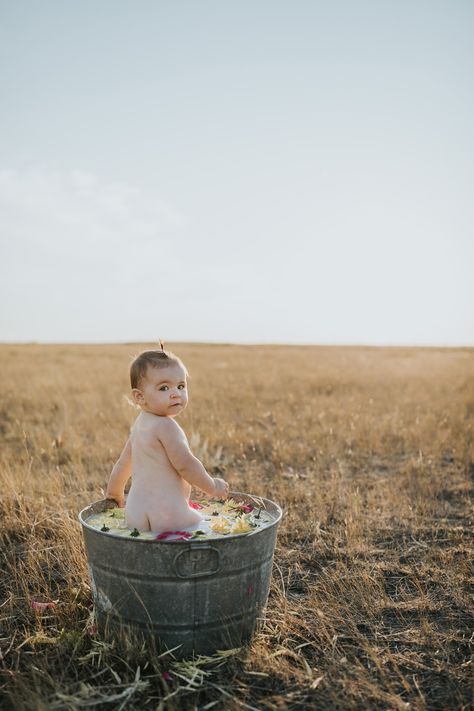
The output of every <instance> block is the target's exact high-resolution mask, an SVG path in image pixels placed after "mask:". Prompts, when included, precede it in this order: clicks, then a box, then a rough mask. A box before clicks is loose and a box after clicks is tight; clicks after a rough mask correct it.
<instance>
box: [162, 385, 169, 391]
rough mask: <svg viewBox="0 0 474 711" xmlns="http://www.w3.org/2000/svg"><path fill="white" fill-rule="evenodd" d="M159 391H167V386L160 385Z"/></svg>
mask: <svg viewBox="0 0 474 711" xmlns="http://www.w3.org/2000/svg"><path fill="white" fill-rule="evenodd" d="M160 390H168V386H167V385H162V386H161V388H160Z"/></svg>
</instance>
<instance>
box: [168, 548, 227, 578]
mask: <svg viewBox="0 0 474 711" xmlns="http://www.w3.org/2000/svg"><path fill="white" fill-rule="evenodd" d="M202 565H206V566H207V567H206V568H204V569H202V568H201V567H200V566H202ZM220 567H221V566H220V560H219V551H218V549H217V548H216V547H215V546H211V545H209V544H207V543H203V544H199V548H198V547H196V548H194V547H193V548H186V549H185V550H183V551H180V552H179V553H177V554H176V555H175V557H174V560H173V568H174V572H175V573H176V575H177V576H178V578H203V577H204V576H206V575H215V574H216V573H218V572H219V570H220Z"/></svg>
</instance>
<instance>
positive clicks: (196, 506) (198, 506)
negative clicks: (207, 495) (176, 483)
mask: <svg viewBox="0 0 474 711" xmlns="http://www.w3.org/2000/svg"><path fill="white" fill-rule="evenodd" d="M189 506H190V507H191V508H192V509H202V508H204V506H201V504H198V502H197V501H190V502H189Z"/></svg>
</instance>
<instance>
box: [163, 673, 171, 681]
mask: <svg viewBox="0 0 474 711" xmlns="http://www.w3.org/2000/svg"><path fill="white" fill-rule="evenodd" d="M161 676H162V677H163V679H164V680H165V681H173V677H172V676H171V674H170V673H169V672H167V671H164V672H163V674H162V675H161Z"/></svg>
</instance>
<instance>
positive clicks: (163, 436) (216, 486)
mask: <svg viewBox="0 0 474 711" xmlns="http://www.w3.org/2000/svg"><path fill="white" fill-rule="evenodd" d="M157 434H158V438H159V440H160V442H161V444H162V445H163V447H164V448H165V451H166V454H167V455H168V459H169V460H170V462H171V464H172V465H173V467H174V468H175V469H176V471H177V472H178V473H179V474H180V475H181V476H182V477H183V479H185V480H186V481H187V482H188V483H189V484H191V485H192V486H195V487H197V488H198V489H201V490H202V491H205V492H206V494H209V495H210V496H217V497H219V498H222V499H225V498H226V497H227V495H228V493H229V485H228V484H227V482H225V481H224V480H223V479H219V478H213V477H212V476H209V474H208V473H207V471H206V470H205V468H204V467H203V465H202V464H201V462H200V461H199V459H198V458H197V457H195V456H194V454H193V453H192V452H191V450H190V449H189V444H188V441H187V439H186V436H185V434H184V432H183V431H182V429H181V428H180V427H179V426H178V425H177V424H176V422H174V420H172V419H168V418H166V419H165V418H162V420H161V422H160V426H159V428H158V429H157Z"/></svg>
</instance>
